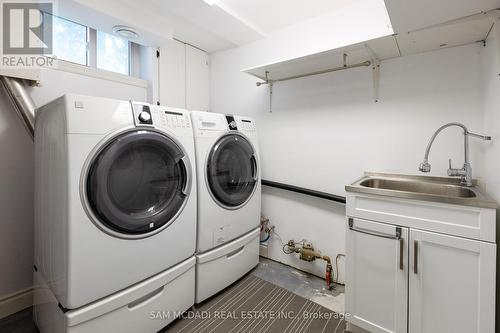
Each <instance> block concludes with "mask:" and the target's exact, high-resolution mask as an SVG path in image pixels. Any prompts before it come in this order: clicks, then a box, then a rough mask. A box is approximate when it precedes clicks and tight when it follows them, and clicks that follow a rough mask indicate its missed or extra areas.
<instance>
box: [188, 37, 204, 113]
mask: <svg viewBox="0 0 500 333" xmlns="http://www.w3.org/2000/svg"><path fill="white" fill-rule="evenodd" d="M186 108H187V109H188V110H197V111H208V109H209V70H208V54H207V53H206V52H204V51H202V50H199V49H197V48H195V47H192V46H191V45H186Z"/></svg>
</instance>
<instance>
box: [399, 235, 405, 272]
mask: <svg viewBox="0 0 500 333" xmlns="http://www.w3.org/2000/svg"><path fill="white" fill-rule="evenodd" d="M404 244H405V240H404V238H400V239H399V269H400V270H404V269H405V264H404V262H403V251H404Z"/></svg>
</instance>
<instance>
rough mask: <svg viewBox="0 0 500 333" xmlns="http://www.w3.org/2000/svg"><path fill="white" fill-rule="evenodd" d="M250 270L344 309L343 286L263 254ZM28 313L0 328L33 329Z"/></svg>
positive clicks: (27, 332) (26, 332)
mask: <svg viewBox="0 0 500 333" xmlns="http://www.w3.org/2000/svg"><path fill="white" fill-rule="evenodd" d="M250 274H253V275H255V276H257V277H259V278H261V279H263V280H266V281H268V282H270V283H273V284H275V285H278V286H280V287H282V288H285V289H287V290H289V291H291V292H293V293H295V294H297V295H299V296H302V297H304V298H306V299H309V300H311V301H313V302H316V303H318V304H320V305H322V306H324V307H326V308H328V309H331V310H333V311H335V312H337V313H343V312H344V287H343V286H341V285H335V289H333V290H326V288H325V280H323V279H320V278H318V277H316V276H313V275H310V274H307V273H304V272H302V271H299V270H297V269H295V268H293V267H290V266H286V265H283V264H281V263H279V262H276V261H272V260H269V259H265V258H261V260H260V263H259V265H258V266H257V267H256V268H255V269H254V270H253V271H252V272H251V273H250ZM32 315H33V314H32V309H31V308H29V309H26V310H23V311H21V312H18V313H16V314H13V315H11V316H9V317H7V318H4V319H0V332H2V333H3V332H9V333H37V332H38V330H37V329H36V327H35V325H34V323H33V321H32V319H31V318H32Z"/></svg>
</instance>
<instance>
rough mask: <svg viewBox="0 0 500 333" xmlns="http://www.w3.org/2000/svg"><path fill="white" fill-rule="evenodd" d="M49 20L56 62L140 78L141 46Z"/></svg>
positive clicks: (80, 25)
mask: <svg viewBox="0 0 500 333" xmlns="http://www.w3.org/2000/svg"><path fill="white" fill-rule="evenodd" d="M43 15H51V14H48V13H43ZM52 19H53V56H55V57H57V59H59V60H63V61H65V62H69V63H72V64H78V65H83V66H86V67H89V68H91V69H99V70H104V71H108V72H113V73H119V74H122V75H126V76H133V77H140V73H139V68H140V50H141V48H142V47H143V46H141V45H139V44H136V43H133V42H131V41H128V40H127V39H124V38H121V37H119V36H116V35H114V34H110V33H106V32H103V31H99V30H96V29H93V28H90V27H87V26H85V25H82V24H79V23H76V22H73V21H70V20H67V19H65V18H62V17H58V16H54V15H52ZM63 65H64V64H63ZM68 65H71V64H68ZM66 67H67V66H66Z"/></svg>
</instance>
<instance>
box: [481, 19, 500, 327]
mask: <svg viewBox="0 0 500 333" xmlns="http://www.w3.org/2000/svg"><path fill="white" fill-rule="evenodd" d="M499 22H500V21H497V24H496V25H495V30H494V31H493V32H492V33H491V34H490V38H489V39H488V40H487V41H486V47H485V48H484V49H483V50H482V52H481V74H482V79H483V81H482V85H481V92H482V94H483V95H482V100H483V107H484V112H485V114H484V127H485V131H486V133H488V134H489V135H491V137H492V139H493V141H492V143H491V144H490V145H488V146H485V147H484V163H483V170H484V180H485V184H486V190H487V192H488V194H489V195H491V196H492V197H493V199H495V200H496V201H497V202H498V203H500V54H499V52H498V51H499V46H500V45H499V40H498V38H499V36H500V27H499V26H498V23H499ZM499 222H500V211H499V210H497V242H498V240H499V239H500V227H499ZM499 258H500V247H499V246H498V245H497V323H500V288H499V286H500V260H499ZM497 325H498V324H497Z"/></svg>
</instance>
